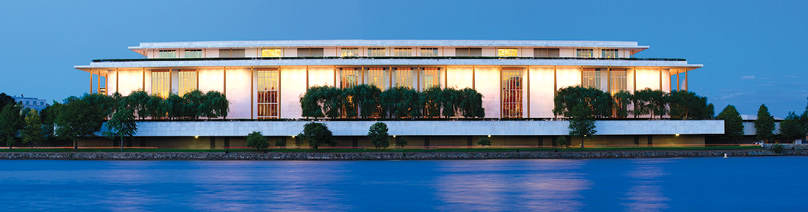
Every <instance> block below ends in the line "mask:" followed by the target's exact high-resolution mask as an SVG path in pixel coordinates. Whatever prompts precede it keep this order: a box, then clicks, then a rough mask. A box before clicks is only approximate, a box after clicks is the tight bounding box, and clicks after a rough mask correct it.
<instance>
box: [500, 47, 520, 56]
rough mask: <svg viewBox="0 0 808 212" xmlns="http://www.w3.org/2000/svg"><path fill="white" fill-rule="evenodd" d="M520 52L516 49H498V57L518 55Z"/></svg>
mask: <svg viewBox="0 0 808 212" xmlns="http://www.w3.org/2000/svg"><path fill="white" fill-rule="evenodd" d="M518 53H519V51H517V50H516V49H497V57H516V56H519V55H518Z"/></svg>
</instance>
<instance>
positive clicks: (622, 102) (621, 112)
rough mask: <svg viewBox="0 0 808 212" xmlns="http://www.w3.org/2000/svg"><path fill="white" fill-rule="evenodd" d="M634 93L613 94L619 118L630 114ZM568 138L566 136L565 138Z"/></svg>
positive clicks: (614, 106)
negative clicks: (629, 105) (629, 108)
mask: <svg viewBox="0 0 808 212" xmlns="http://www.w3.org/2000/svg"><path fill="white" fill-rule="evenodd" d="M631 98H632V95H631V93H629V92H628V91H618V92H617V93H615V94H614V95H613V96H612V99H613V101H614V102H613V103H612V108H613V110H614V116H616V117H618V118H625V117H627V116H628V104H629V103H630V102H631ZM564 139H565V140H566V138H564Z"/></svg>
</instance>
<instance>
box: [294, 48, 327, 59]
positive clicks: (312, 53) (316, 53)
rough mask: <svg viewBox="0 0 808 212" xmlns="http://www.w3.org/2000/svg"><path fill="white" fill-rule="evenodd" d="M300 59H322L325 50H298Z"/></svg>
mask: <svg viewBox="0 0 808 212" xmlns="http://www.w3.org/2000/svg"><path fill="white" fill-rule="evenodd" d="M297 56H298V57H322V56H323V48H298V49H297Z"/></svg>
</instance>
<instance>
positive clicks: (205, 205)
mask: <svg viewBox="0 0 808 212" xmlns="http://www.w3.org/2000/svg"><path fill="white" fill-rule="evenodd" d="M807 165H808V157H757V158H729V159H723V158H671V159H599V160H463V161H459V160H458V161H49V160H31V161H11V160H4V161H0V167H2V168H1V169H0V182H2V184H3V185H2V186H0V195H2V198H0V206H2V207H3V208H2V209H0V210H6V211H8V210H76V209H79V208H82V209H89V210H93V211H94V210H119V211H131V210H146V211H155V210H156V211H177V210H183V211H184V210H205V211H245V210H247V211H254V210H275V211H469V210H472V211H547V210H558V211H660V210H665V211H692V210H698V211H706V210H720V211H728V210H741V211H771V210H781V211H782V210H786V211H806V210H808V183H805V180H806V179H808V166H807ZM772 199H777V201H771V200H772Z"/></svg>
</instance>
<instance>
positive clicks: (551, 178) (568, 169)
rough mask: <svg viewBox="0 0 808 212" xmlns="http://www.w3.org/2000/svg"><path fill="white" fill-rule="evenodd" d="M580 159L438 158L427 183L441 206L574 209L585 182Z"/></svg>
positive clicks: (579, 203) (451, 208)
mask: <svg viewBox="0 0 808 212" xmlns="http://www.w3.org/2000/svg"><path fill="white" fill-rule="evenodd" d="M584 163H585V161H583V160H525V161H518V162H517V161H512V160H511V161H505V160H485V161H463V162H447V163H442V164H445V166H443V167H440V169H441V170H439V171H440V172H442V173H444V175H443V176H441V177H438V178H437V180H436V181H435V184H434V185H433V186H434V187H435V188H436V190H437V191H436V197H437V198H440V199H441V200H442V201H443V202H444V204H442V205H441V206H439V207H438V208H436V209H437V210H442V211H456V210H478V211H508V210H529V211H548V210H553V211H575V210H581V209H582V208H583V207H584V205H583V203H582V198H583V196H582V195H581V191H582V190H586V189H589V188H590V187H591V185H590V184H591V183H590V182H589V180H587V179H585V177H586V176H585V174H583V173H582V172H581V168H582V167H583V164H584Z"/></svg>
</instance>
